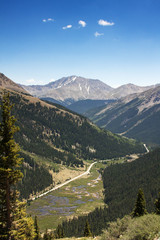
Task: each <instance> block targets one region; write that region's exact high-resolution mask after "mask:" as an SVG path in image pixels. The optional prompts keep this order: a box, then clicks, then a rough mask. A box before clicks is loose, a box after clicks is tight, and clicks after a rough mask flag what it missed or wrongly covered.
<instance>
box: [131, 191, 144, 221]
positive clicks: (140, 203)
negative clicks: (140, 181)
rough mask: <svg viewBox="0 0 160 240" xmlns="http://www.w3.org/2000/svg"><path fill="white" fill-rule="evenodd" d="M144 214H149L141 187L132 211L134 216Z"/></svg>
mask: <svg viewBox="0 0 160 240" xmlns="http://www.w3.org/2000/svg"><path fill="white" fill-rule="evenodd" d="M144 214H147V210H146V202H145V198H144V193H143V191H142V189H141V188H140V189H139V191H138V194H137V200H136V203H135V207H134V209H133V212H132V217H140V216H143V215H144Z"/></svg>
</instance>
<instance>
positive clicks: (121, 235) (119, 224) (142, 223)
mask: <svg viewBox="0 0 160 240" xmlns="http://www.w3.org/2000/svg"><path fill="white" fill-rule="evenodd" d="M159 233H160V216H158V215H155V214H148V215H144V216H142V217H139V218H131V217H130V216H125V217H124V218H122V219H121V220H120V219H118V220H117V221H116V222H111V223H110V224H109V227H108V229H107V230H105V231H104V233H103V234H102V236H101V240H116V239H123V240H152V239H154V238H155V236H157V235H158V234H159Z"/></svg>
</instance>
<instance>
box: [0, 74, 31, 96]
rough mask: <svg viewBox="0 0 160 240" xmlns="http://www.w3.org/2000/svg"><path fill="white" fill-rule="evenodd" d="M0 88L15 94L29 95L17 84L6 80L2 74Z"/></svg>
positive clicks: (0, 75)
mask: <svg viewBox="0 0 160 240" xmlns="http://www.w3.org/2000/svg"><path fill="white" fill-rule="evenodd" d="M0 88H2V89H8V90H14V91H16V92H21V93H24V94H25V93H26V94H29V93H28V92H27V91H26V90H24V88H23V87H21V86H19V85H18V84H17V83H15V82H13V81H12V80H11V79H9V78H7V77H6V76H5V75H4V74H3V73H0Z"/></svg>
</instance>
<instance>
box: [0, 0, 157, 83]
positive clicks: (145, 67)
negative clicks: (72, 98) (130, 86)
mask: <svg viewBox="0 0 160 240" xmlns="http://www.w3.org/2000/svg"><path fill="white" fill-rule="evenodd" d="M0 72H2V73H4V74H5V75H6V76H8V77H9V78H11V79H12V80H14V81H15V82H18V83H21V84H27V85H28V84H46V83H48V82H50V81H52V80H57V79H59V78H61V77H64V76H70V75H78V76H83V77H87V78H93V79H100V80H102V81H103V82H105V83H107V84H108V85H110V86H112V87H117V86H120V85H122V84H126V83H129V82H130V83H134V84H136V85H151V84H155V83H160V1H159V0H0Z"/></svg>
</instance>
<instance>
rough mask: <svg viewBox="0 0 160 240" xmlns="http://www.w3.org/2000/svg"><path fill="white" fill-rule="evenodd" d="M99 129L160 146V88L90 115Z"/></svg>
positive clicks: (88, 115) (97, 110) (100, 109)
mask: <svg viewBox="0 0 160 240" xmlns="http://www.w3.org/2000/svg"><path fill="white" fill-rule="evenodd" d="M86 116H87V117H89V118H90V119H91V120H93V121H94V122H95V123H96V124H97V125H98V126H100V127H103V128H105V129H109V130H111V131H113V132H116V133H119V134H121V135H124V136H128V137H133V138H136V139H138V140H141V141H144V142H146V143H148V144H150V145H154V144H155V145H159V144H160V128H159V120H160V86H158V87H155V88H152V89H150V90H148V91H145V92H143V93H140V94H133V95H129V96H127V97H125V98H122V99H121V100H119V101H116V102H114V103H112V104H109V105H107V106H103V107H100V108H98V109H94V110H92V111H90V112H88V113H87V114H86Z"/></svg>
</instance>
